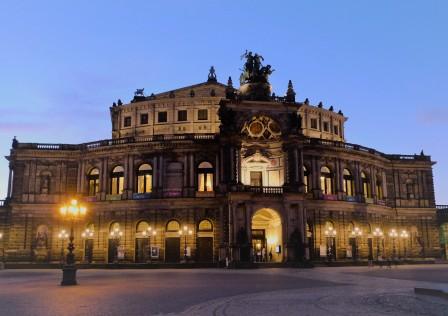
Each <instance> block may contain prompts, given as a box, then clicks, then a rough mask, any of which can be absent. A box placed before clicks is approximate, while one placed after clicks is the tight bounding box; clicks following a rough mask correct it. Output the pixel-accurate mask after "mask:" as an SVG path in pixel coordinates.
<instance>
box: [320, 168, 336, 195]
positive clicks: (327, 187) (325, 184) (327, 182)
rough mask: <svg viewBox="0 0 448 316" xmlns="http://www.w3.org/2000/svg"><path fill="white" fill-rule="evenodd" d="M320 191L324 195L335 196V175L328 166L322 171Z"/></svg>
mask: <svg viewBox="0 0 448 316" xmlns="http://www.w3.org/2000/svg"><path fill="white" fill-rule="evenodd" d="M320 189H321V190H322V193H323V194H333V175H332V174H331V171H330V169H329V168H328V167H326V166H323V167H322V168H321V169H320Z"/></svg>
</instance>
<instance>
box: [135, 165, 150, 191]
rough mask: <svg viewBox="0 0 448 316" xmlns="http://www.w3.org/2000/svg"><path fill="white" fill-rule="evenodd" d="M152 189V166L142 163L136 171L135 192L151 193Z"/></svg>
mask: <svg viewBox="0 0 448 316" xmlns="http://www.w3.org/2000/svg"><path fill="white" fill-rule="evenodd" d="M151 191H152V167H151V166H150V165H149V164H143V165H141V166H140V167H139V168H138V171H137V192H138V193H151Z"/></svg>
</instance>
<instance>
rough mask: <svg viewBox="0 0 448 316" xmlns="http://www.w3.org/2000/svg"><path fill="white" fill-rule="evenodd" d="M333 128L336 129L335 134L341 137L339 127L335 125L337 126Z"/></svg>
mask: <svg viewBox="0 0 448 316" xmlns="http://www.w3.org/2000/svg"><path fill="white" fill-rule="evenodd" d="M333 128H334V133H335V134H336V135H339V126H338V125H335V126H333Z"/></svg>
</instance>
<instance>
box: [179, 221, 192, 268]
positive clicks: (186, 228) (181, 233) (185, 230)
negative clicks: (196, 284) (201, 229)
mask: <svg viewBox="0 0 448 316" xmlns="http://www.w3.org/2000/svg"><path fill="white" fill-rule="evenodd" d="M179 235H180V236H182V235H184V262H187V235H190V236H191V235H193V231H192V230H191V229H188V226H187V225H185V226H184V229H183V230H179Z"/></svg>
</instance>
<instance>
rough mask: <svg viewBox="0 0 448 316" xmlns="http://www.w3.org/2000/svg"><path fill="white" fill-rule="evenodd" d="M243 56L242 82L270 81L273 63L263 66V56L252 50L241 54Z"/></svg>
mask: <svg viewBox="0 0 448 316" xmlns="http://www.w3.org/2000/svg"><path fill="white" fill-rule="evenodd" d="M241 58H242V59H243V58H245V59H246V62H245V63H244V68H243V69H242V71H243V72H242V73H241V76H240V84H241V85H242V84H244V83H268V82H269V76H270V75H271V74H272V72H273V71H274V69H272V67H271V65H266V66H263V64H262V61H264V58H263V56H261V55H258V54H255V55H253V53H252V52H248V51H247V50H246V52H245V53H244V54H243V55H241Z"/></svg>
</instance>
